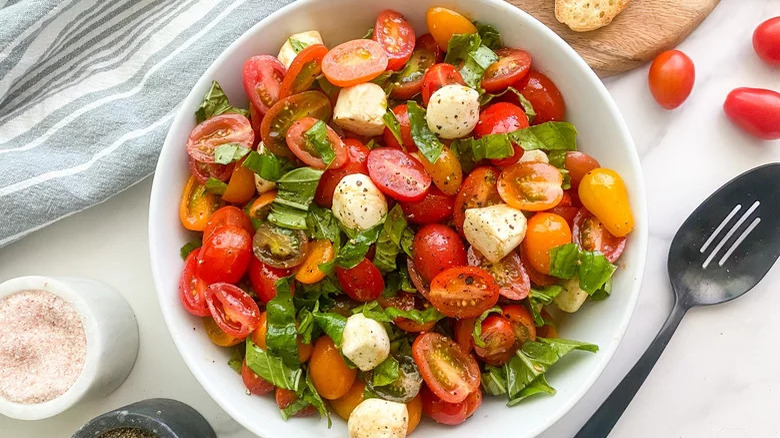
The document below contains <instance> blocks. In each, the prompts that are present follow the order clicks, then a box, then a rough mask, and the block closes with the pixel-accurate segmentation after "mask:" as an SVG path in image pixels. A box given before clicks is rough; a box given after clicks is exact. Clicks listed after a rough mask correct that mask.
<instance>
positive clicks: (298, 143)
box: [286, 117, 348, 170]
mask: <svg viewBox="0 0 780 438" xmlns="http://www.w3.org/2000/svg"><path fill="white" fill-rule="evenodd" d="M317 122H319V120H317V119H315V118H314V117H304V118H302V119H299V120H296V121H295V122H294V123H293V124H292V125H291V126H290V129H288V130H287V135H286V138H287V147H288V148H290V150H291V151H292V153H293V154H295V156H296V157H298V159H300V160H301V161H303V162H304V163H306V164H308V165H309V166H311V167H313V168H315V169H321V170H325V169H328V168H332V169H338V168H339V167H341V166H343V165H344V164H346V162H347V159H348V156H347V148H346V147H345V146H344V142H343V141H341V137H339V135H338V134H336V131H334V130H333V128H331V127H330V126H328V125H325V129H326V130H327V132H328V142H329V143H330V146H331V148H332V149H333V152H334V153H335V155H336V156H335V157H334V158H333V161H331V163H330V165H327V164H325V161H324V160H323V159H322V158H320V157H319V156H317V155H315V154H317V151H316V150H313V146H312V145H311V143H310V142H309V140H308V139H307V138H306V132H307V131H308V130H309V129H311V128H312V127H313V126H314V125H315V124H316V123H317Z"/></svg>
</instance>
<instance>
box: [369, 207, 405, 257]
mask: <svg viewBox="0 0 780 438" xmlns="http://www.w3.org/2000/svg"><path fill="white" fill-rule="evenodd" d="M413 239H414V233H413V232H412V230H411V228H409V224H408V222H407V221H406V216H405V215H404V212H403V210H402V209H401V206H400V205H399V204H396V205H395V207H393V208H392V209H391V210H390V212H389V213H387V217H386V218H385V223H384V226H383V227H382V231H381V232H380V233H379V238H378V239H377V242H376V253H375V255H374V265H375V266H376V267H377V268H378V269H379V270H380V271H382V272H391V271H394V270H396V258H397V257H398V254H399V253H400V252H401V250H402V242H403V243H404V246H407V247H408V248H409V250H410V251H411V241H412V240H413Z"/></svg>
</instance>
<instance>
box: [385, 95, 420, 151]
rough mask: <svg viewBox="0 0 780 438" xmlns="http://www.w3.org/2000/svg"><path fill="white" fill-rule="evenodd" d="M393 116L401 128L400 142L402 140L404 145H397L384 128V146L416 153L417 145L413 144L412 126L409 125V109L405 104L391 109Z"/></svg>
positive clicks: (392, 136) (393, 137)
mask: <svg viewBox="0 0 780 438" xmlns="http://www.w3.org/2000/svg"><path fill="white" fill-rule="evenodd" d="M393 114H395V118H396V119H397V120H398V124H399V125H400V126H401V140H403V142H404V143H403V145H401V144H399V143H398V140H396V139H395V136H394V135H393V133H392V132H391V131H390V129H389V128H385V132H384V134H383V136H384V139H385V144H386V145H387V146H388V147H391V148H396V149H403V150H405V151H406V152H409V153H412V152H417V144H415V143H414V139H412V125H411V124H410V123H409V107H408V106H407V105H406V104H405V103H404V104H401V105H397V106H396V107H395V108H393Z"/></svg>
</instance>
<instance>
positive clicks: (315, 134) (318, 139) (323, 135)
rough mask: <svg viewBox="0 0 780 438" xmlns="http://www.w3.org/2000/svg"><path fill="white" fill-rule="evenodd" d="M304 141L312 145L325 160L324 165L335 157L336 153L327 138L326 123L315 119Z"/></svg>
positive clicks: (305, 134)
mask: <svg viewBox="0 0 780 438" xmlns="http://www.w3.org/2000/svg"><path fill="white" fill-rule="evenodd" d="M304 137H306V142H308V143H309V144H310V145H311V146H313V147H314V150H316V151H317V154H318V155H319V156H320V158H322V161H323V162H325V166H330V163H332V162H333V160H334V159H335V158H336V153H335V152H334V151H333V146H332V145H331V144H330V140H329V139H328V125H326V124H325V122H323V121H322V120H317V121H316V122H315V123H314V125H312V127H311V128H309V130H308V131H306V133H304Z"/></svg>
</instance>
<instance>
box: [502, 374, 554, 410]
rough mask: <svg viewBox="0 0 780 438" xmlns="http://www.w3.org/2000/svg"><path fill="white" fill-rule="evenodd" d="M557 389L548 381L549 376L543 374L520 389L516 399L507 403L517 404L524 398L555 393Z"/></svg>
mask: <svg viewBox="0 0 780 438" xmlns="http://www.w3.org/2000/svg"><path fill="white" fill-rule="evenodd" d="M555 393H556V391H555V388H553V387H552V386H550V384H549V383H547V378H546V377H545V375H544V374H542V375H541V376H539V377H537V378H535V379H534V380H532V381H531V383H529V384H528V385H526V387H525V388H523V389H522V390H520V392H519V393H518V394H517V396H515V398H514V399H512V400H510V401H509V403H507V405H508V406H515V405H517V404H518V403H520V401H522V400H523V399H525V398H527V397H530V396H532V395H535V394H550V395H555Z"/></svg>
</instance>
